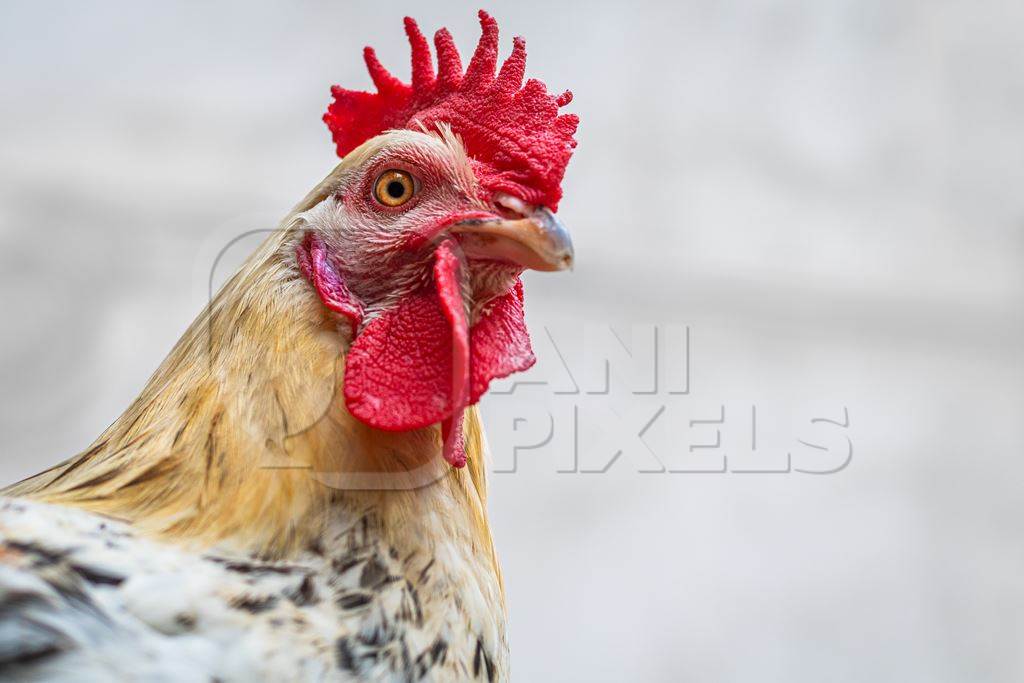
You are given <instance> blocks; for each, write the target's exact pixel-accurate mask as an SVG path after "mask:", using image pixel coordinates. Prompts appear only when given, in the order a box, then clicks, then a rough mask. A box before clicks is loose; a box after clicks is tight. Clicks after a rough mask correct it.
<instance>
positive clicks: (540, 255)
mask: <svg viewBox="0 0 1024 683" xmlns="http://www.w3.org/2000/svg"><path fill="white" fill-rule="evenodd" d="M451 232H454V233H460V234H462V235H463V236H464V237H463V238H462V249H463V251H464V252H465V253H466V255H467V256H469V257H476V258H485V259H492V260H499V261H510V262H512V263H517V264H519V265H521V266H523V267H524V268H531V269H533V270H546V271H554V270H565V269H567V268H572V262H573V250H572V239H571V238H570V237H569V231H568V230H566V229H565V226H564V225H562V223H561V221H559V220H558V219H557V218H555V214H553V213H551V211H549V210H548V209H546V208H544V207H542V206H541V207H536V208H534V209H533V210H532V211H530V213H529V214H528V215H526V216H525V217H523V218H518V219H513V220H505V219H499V218H495V219H486V218H482V219H470V220H465V221H460V222H458V223H456V224H455V225H453V226H452V227H451Z"/></svg>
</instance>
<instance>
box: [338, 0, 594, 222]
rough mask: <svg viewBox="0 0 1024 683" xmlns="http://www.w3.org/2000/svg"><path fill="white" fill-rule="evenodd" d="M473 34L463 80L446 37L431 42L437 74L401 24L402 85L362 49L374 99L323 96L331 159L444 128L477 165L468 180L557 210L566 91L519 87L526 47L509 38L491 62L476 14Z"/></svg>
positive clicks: (491, 38) (490, 37) (423, 43)
mask: <svg viewBox="0 0 1024 683" xmlns="http://www.w3.org/2000/svg"><path fill="white" fill-rule="evenodd" d="M480 26H481V28H482V30H483V35H482V36H481V37H480V42H479V43H478V44H477V46H476V51H475V52H474V53H473V58H472V59H471V60H470V62H469V66H468V67H467V68H466V71H465V73H463V71H462V61H461V59H460V58H459V52H458V50H457V49H456V47H455V42H454V41H453V40H452V36H451V34H450V33H448V30H447V29H441V30H440V31H438V32H437V33H436V34H434V45H435V47H436V48H437V67H438V69H437V70H438V73H437V75H436V76H435V75H434V65H433V59H432V57H431V54H430V46H429V45H428V44H427V39H426V38H425V37H424V36H423V34H422V33H421V32H420V29H419V26H417V25H416V22H415V21H413V20H412V19H410V18H409V17H406V18H405V33H406V35H407V36H408V37H409V45H410V46H411V47H412V83H411V84H409V85H407V84H405V83H402V82H401V81H400V80H398V79H397V78H395V77H394V76H393V75H391V73H389V72H388V70H387V69H385V68H384V67H383V66H382V65H381V63H380V62H379V61H378V60H377V55H376V54H375V53H374V51H373V48H370V47H367V48H366V49H365V50H364V51H363V57H364V58H365V60H366V67H367V69H368V70H369V72H370V77H371V78H372V79H373V84H374V85H375V86H376V88H377V92H376V93H368V92H359V91H355V90H346V89H344V88H342V87H340V86H334V87H333V88H331V93H332V94H333V95H334V102H332V103H331V104H330V106H328V107H327V113H326V114H324V122H325V123H326V124H327V127H328V128H330V129H331V134H332V136H333V138H334V143H335V144H336V145H337V147H338V156H344V155H346V154H348V153H349V152H351V151H352V150H353V149H355V148H356V147H358V146H359V145H361V144H362V143H363V142H365V141H366V140H369V139H370V138H372V137H374V136H376V135H378V134H380V133H382V132H384V131H386V130H393V129H397V128H410V129H418V128H419V127H420V126H421V125H422V126H424V127H426V128H427V130H430V129H432V128H433V127H434V126H435V125H436V124H438V123H442V122H444V123H447V124H449V125H450V126H451V128H452V130H453V131H454V132H455V133H457V134H458V135H459V136H460V137H461V138H462V141H463V143H464V144H465V146H466V151H467V152H468V154H469V156H470V157H471V158H472V159H474V160H475V161H476V162H478V168H477V169H476V171H477V173H476V175H477V178H478V180H479V181H480V184H481V186H482V187H483V188H484V189H485V190H487V191H489V192H499V191H500V192H506V193H508V194H511V195H514V196H516V197H519V198H520V199H522V200H523V201H525V202H529V203H531V204H543V205H545V206H548V207H549V208H551V209H552V210H555V209H557V208H558V200H559V199H561V197H562V188H561V183H562V176H563V175H564V174H565V167H566V165H567V164H568V163H569V157H570V156H572V150H573V147H575V146H576V141H575V140H574V139H573V134H574V133H575V132H576V126H577V125H578V124H579V118H578V117H577V116H576V115H575V114H561V115H559V113H558V109H559V107H563V106H565V105H567V104H569V102H571V101H572V93H571V92H569V91H568V90H567V91H565V92H564V93H562V94H561V95H559V96H558V97H555V96H553V95H551V94H550V93H548V91H547V88H546V87H545V85H544V84H543V83H541V82H540V81H538V80H535V79H532V78H531V79H529V80H527V81H526V84H525V85H524V84H523V74H524V72H525V70H526V42H525V41H524V40H523V39H522V38H519V37H516V38H515V39H514V41H513V43H512V54H511V55H509V57H508V58H507V59H506V60H505V62H504V64H502V65H501V69H500V70H499V71H498V74H497V76H495V73H494V70H495V67H496V66H497V62H498V22H496V21H495V20H494V19H493V18H492V17H491V16H490V15H489V14H487V12H484V11H483V10H480Z"/></svg>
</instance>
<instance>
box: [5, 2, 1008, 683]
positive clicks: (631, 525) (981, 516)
mask: <svg viewBox="0 0 1024 683" xmlns="http://www.w3.org/2000/svg"><path fill="white" fill-rule="evenodd" d="M488 9H490V10H491V11H492V13H493V14H494V15H495V16H496V17H497V18H498V20H499V22H500V25H501V28H502V32H503V33H502V36H503V48H504V50H506V51H507V50H508V49H509V47H510V44H511V37H512V35H514V34H523V35H524V36H526V37H527V39H528V51H529V55H530V60H529V73H531V74H533V75H537V76H539V77H541V78H543V79H544V80H545V81H546V82H547V83H548V84H549V86H550V87H551V89H553V90H561V89H562V88H565V87H569V88H572V89H573V91H574V92H575V94H576V100H575V102H574V104H573V105H571V110H572V111H576V112H578V113H579V114H580V116H581V119H582V125H581V127H580V132H579V135H578V139H579V148H578V151H577V153H576V156H575V158H574V161H573V163H572V164H571V165H570V168H569V172H568V175H567V177H566V181H565V200H564V201H563V203H562V209H561V211H560V215H561V216H562V218H563V219H564V221H565V222H566V223H567V224H568V225H569V226H570V227H571V228H572V229H573V232H574V235H575V239H576V244H577V259H578V266H577V269H576V271H575V272H574V273H573V274H572V275H571V276H565V277H563V276H549V275H529V276H527V282H526V284H527V308H528V319H529V322H530V325H531V328H532V329H533V330H534V339H535V341H536V342H538V343H537V346H538V353H539V354H540V355H541V356H542V363H541V366H544V367H540V366H539V367H538V368H537V369H536V370H534V371H531V374H530V375H527V376H526V377H525V379H531V380H533V381H541V380H545V379H550V378H549V377H548V376H546V375H545V373H552V372H554V371H553V370H552V369H551V366H550V364H548V362H549V361H550V360H551V359H552V355H553V353H552V350H551V347H550V346H549V345H546V344H542V343H540V342H541V341H543V339H540V338H541V337H548V335H546V334H545V332H548V333H549V335H550V337H549V338H550V339H556V340H558V339H560V336H561V337H566V336H567V337H572V336H573V335H574V334H576V333H577V332H578V331H579V330H582V329H584V327H585V326H586V325H598V326H600V325H604V326H614V328H615V329H617V330H625V331H626V333H625V334H628V332H629V330H630V329H631V327H630V326H632V325H640V326H659V327H660V326H667V325H677V326H679V325H681V326H689V328H690V332H691V344H690V357H691V368H690V369H691V375H690V380H691V387H690V389H691V391H690V394H687V395H675V396H673V395H664V394H662V395H656V396H634V395H632V394H630V393H629V392H628V390H626V389H624V388H623V386H624V385H623V384H622V383H621V382H620V383H619V384H615V385H614V386H613V390H612V391H611V392H610V393H609V394H608V395H607V396H606V397H605V398H602V397H600V396H597V397H593V396H591V397H585V396H573V395H570V394H556V393H555V391H554V390H553V389H551V388H550V387H548V388H545V387H543V386H533V387H520V388H518V389H517V390H516V392H514V393H512V394H505V395H501V394H495V395H492V396H489V397H488V398H487V399H485V403H484V408H485V414H486V416H487V420H488V427H489V430H490V432H491V441H492V445H493V447H494V450H495V460H496V468H499V469H500V468H505V467H506V466H508V465H509V463H510V462H511V460H512V455H510V453H511V452H512V450H511V449H512V448H514V446H515V444H514V443H512V442H510V441H509V439H512V440H513V441H514V440H515V439H516V438H517V437H516V434H515V433H514V431H513V430H510V428H509V423H510V420H514V418H515V416H516V415H519V414H525V413H524V411H528V410H533V411H534V413H530V414H535V412H536V407H537V406H538V405H542V406H546V408H545V409H548V408H549V409H550V413H551V415H553V416H554V420H553V422H552V424H554V425H556V427H557V432H558V436H557V438H555V439H552V440H551V442H550V443H549V444H547V446H546V447H544V448H538V449H534V450H530V451H522V452H521V453H520V455H519V459H518V470H517V472H516V473H515V474H501V473H499V474H495V476H494V477H493V486H492V492H493V493H492V500H491V511H492V518H493V524H494V527H495V533H496V536H497V541H498V547H499V551H500V552H501V555H502V558H503V560H504V566H505V571H506V580H507V589H508V594H509V601H510V606H511V620H512V621H511V623H512V632H511V636H512V647H513V674H514V678H515V679H516V680H518V681H625V680H638V681H788V682H792V681H808V682H811V681H815V682H816V681H823V680H828V681H866V680H899V681H910V680H915V681H938V680H942V681H968V680H970V681H982V680H1000V681H1014V680H1024V648H1022V640H1024V543H1022V532H1024V499H1022V496H1021V487H1022V484H1024V458H1022V455H1024V454H1022V453H1021V444H1022V441H1024V435H1022V433H1021V429H1020V425H1021V414H1022V412H1024V366H1022V362H1021V361H1022V341H1024V339H1022V337H1024V320H1022V312H1024V279H1022V278H1024V268H1022V266H1024V189H1022V183H1024V48H1022V43H1021V38H1020V27H1021V25H1022V22H1024V6H1022V5H1020V4H1019V3H984V2H966V1H964V2H939V1H936V2H913V1H909V0H900V1H895V0H860V1H842V0H815V1H804V2H800V1H796V0H780V1H776V2H745V3H736V2H711V1H704V2H695V1H684V2H650V3H624V2H616V3H609V2H586V3H555V2H550V1H547V2H532V1H523V0H519V1H517V2H500V1H497V0H494V1H492V2H490V3H489V7H488ZM475 10H476V6H474V5H463V4H459V3H454V2H434V3H422V2H407V1H405V0H392V1H390V2H386V3H384V2H375V3H352V2H341V1H337V2H300V3H291V4H285V3H257V2H244V3H215V4H210V3H175V2H163V3H133V2H97V3H89V4H86V3H78V2H68V3H54V2H12V1H11V0H6V1H5V2H4V3H3V4H2V5H0V55H2V58H0V82H2V86H3V87H2V90H0V101H2V107H0V264H2V266H0V308H2V310H3V313H4V314H3V318H2V320H3V323H2V324H3V334H2V339H0V454H2V460H0V478H2V479H3V481H4V482H7V481H11V480H14V479H17V478H19V477H22V476H25V475H28V474H30V473H32V472H35V471H37V470H39V469H41V468H43V467H46V466H48V465H50V464H52V463H54V462H56V461H58V460H61V459H63V458H65V457H67V456H69V455H71V454H73V453H74V452H76V451H77V450H79V449H81V448H83V447H84V446H86V445H87V444H88V443H89V442H90V440H91V439H92V438H93V437H94V436H95V435H97V434H98V433H99V432H100V431H101V430H102V429H103V428H104V427H105V426H106V425H107V424H108V423H110V422H111V421H112V420H113V419H114V418H116V416H117V415H118V414H119V412H120V411H121V410H122V409H123V408H124V407H126V406H127V404H128V402H129V401H130V400H131V399H132V398H133V397H134V395H135V394H136V392H137V391H138V390H139V389H140V388H141V387H142V385H143V384H144V382H145V380H146V379H147V377H148V376H149V374H150V372H151V371H152V370H154V369H155V368H156V366H157V364H158V363H159V361H160V360H161V359H162V357H163V356H164V354H165V353H166V352H167V351H168V350H169V349H170V347H171V346H172V344H173V343H174V341H175V340H176V339H177V337H178V335H179V334H180V333H181V332H182V331H183V330H184V329H185V327H186V326H187V325H188V324H189V322H190V321H191V320H192V318H193V317H194V316H195V315H196V313H197V312H198V311H199V310H200V308H201V307H202V305H203V302H204V298H205V296H206V293H205V289H204V287H205V281H206V280H205V278H206V277H207V276H208V274H209V272H210V269H211V266H212V263H213V258H214V257H215V255H216V253H217V251H218V250H219V249H220V248H221V247H222V246H223V245H224V244H225V243H226V242H227V241H228V240H230V239H231V238H232V237H234V236H235V235H237V234H239V233H241V232H243V231H245V230H250V229H255V228H268V227H272V226H273V225H274V223H275V222H276V220H277V219H278V218H280V217H281V216H283V215H284V214H285V213H286V212H287V211H288V209H289V208H290V207H291V206H292V205H293V204H294V203H295V202H297V201H298V200H299V199H300V198H301V197H302V196H303V195H304V194H305V192H306V191H307V190H308V189H309V188H310V187H312V186H313V185H314V184H315V183H316V182H317V181H318V180H319V179H320V178H321V177H322V176H323V175H325V174H326V173H327V172H328V171H329V170H330V168H331V167H332V166H333V164H334V163H335V158H334V155H333V149H332V146H331V144H330V143H329V138H328V134H327V132H326V130H325V128H324V126H323V124H322V123H321V122H320V120H319V117H320V115H321V113H322V112H323V110H324V108H325V106H326V104H327V100H328V86H329V85H330V84H332V83H342V84H344V85H346V86H350V87H360V86H361V87H366V86H368V85H369V79H368V77H367V76H366V75H365V71H364V68H363V66H362V63H361V59H360V49H361V48H362V46H363V45H364V44H367V43H372V44H373V45H375V46H377V47H378V50H379V53H380V55H381V57H382V59H383V61H384V62H385V63H386V64H388V65H390V66H392V67H393V68H394V70H395V71H396V72H397V73H398V74H400V75H401V76H403V77H405V76H406V75H407V73H408V67H407V50H406V47H405V46H404V36H403V34H402V28H401V17H402V16H403V15H404V14H412V15H414V16H416V17H417V18H418V19H419V20H420V22H421V24H422V25H423V27H424V29H425V30H429V31H433V30H434V29H436V28H437V27H439V26H441V25H447V26H448V27H449V28H451V30H452V32H453V33H454V35H455V36H456V40H457V42H458V43H459V45H460V47H461V48H462V50H463V53H464V55H466V53H468V51H469V50H470V49H471V48H472V46H473V45H474V44H475V41H476V37H477V34H478V28H477V24H476V18H475ZM251 246H252V245H251V244H250V245H249V247H247V248H251ZM243 255H244V254H237V255H236V256H233V257H232V258H235V260H236V262H237V260H240V259H241V257H242V256H243ZM228 261H230V259H228ZM224 275H226V273H218V274H216V278H215V279H219V280H222V279H223V276H224ZM638 329H645V328H643V327H641V328H638ZM538 340H540V341H538ZM565 346H566V349H568V350H564V353H565V354H566V356H567V362H568V363H569V364H572V363H575V362H577V361H578V358H576V356H578V355H579V353H578V349H579V348H580V347H579V346H575V347H574V346H573V345H572V344H566V345H565ZM574 349H575V350H574ZM634 350H635V349H634ZM663 351H664V352H667V353H672V354H679V353H681V351H680V348H679V347H678V345H676V346H670V347H668V348H665V349H663ZM556 369H557V368H556ZM556 374H557V373H556ZM620 374H621V373H620ZM584 399H586V400H584ZM602 401H604V402H605V403H604V405H595V402H597V403H598V404H600V403H601V402H602ZM661 405H663V406H666V411H665V412H664V414H663V415H662V416H661V417H660V418H658V421H657V423H656V425H657V430H653V429H652V430H651V433H650V434H649V435H648V436H650V437H651V439H653V440H655V441H657V446H656V447H655V446H650V448H651V450H652V451H658V455H659V459H661V460H667V459H668V458H669V457H671V456H672V453H666V452H665V449H666V448H668V449H669V450H671V444H672V443H677V445H678V447H679V449H680V452H692V450H691V449H690V446H692V445H693V444H694V443H695V442H698V441H699V440H700V439H703V438H705V437H704V436H701V437H700V438H698V437H697V436H695V435H694V434H693V425H692V424H691V422H692V420H694V419H697V418H707V417H708V416H709V415H711V416H714V415H715V414H717V412H718V410H719V406H721V408H722V410H723V411H724V415H725V427H723V428H722V435H723V441H722V443H721V445H720V450H721V451H722V453H725V454H728V455H730V456H733V455H735V454H738V453H739V452H740V451H741V450H742V449H744V448H746V449H747V450H750V445H749V444H747V443H746V442H747V440H748V439H749V436H743V434H744V432H743V429H744V424H745V422H744V420H746V419H747V418H746V417H744V416H747V415H748V414H749V412H750V410H751V407H752V406H753V407H756V408H757V409H758V411H759V413H758V414H759V416H761V417H760V418H759V421H760V423H761V424H762V426H763V427H764V430H765V434H766V436H764V437H763V438H762V439H761V443H760V444H759V448H761V449H770V448H774V449H775V450H776V451H777V452H783V451H785V450H786V449H787V448H791V447H796V445H797V443H798V441H799V440H800V439H801V438H802V437H801V433H800V429H801V428H800V427H799V424H801V422H806V421H807V419H809V418H813V417H829V418H830V419H837V418H839V417H840V414H839V413H840V412H841V411H842V410H843V409H845V410H847V411H848V414H849V424H850V426H849V428H848V429H847V430H846V433H847V434H848V436H849V438H850V441H851V442H852V444H853V458H852V461H851V462H850V464H849V466H848V467H846V468H845V469H844V470H842V471H840V472H838V473H836V474H832V475H828V476H815V475H807V474H800V473H796V472H792V473H789V474H738V473H735V472H726V473H720V474H672V473H662V474H657V473H649V472H648V473H641V472H639V471H638V470H639V469H643V468H644V466H646V465H647V463H648V460H649V458H650V454H637V453H636V452H631V451H630V449H635V447H636V441H635V440H633V441H630V440H629V439H625V438H624V439H623V443H624V444H625V445H624V449H625V450H624V455H623V457H621V458H620V459H618V460H617V461H616V462H615V463H614V466H613V467H611V468H609V469H608V471H607V472H606V473H604V474H583V473H565V472H559V471H558V469H559V468H560V467H561V468H563V469H564V467H563V466H564V465H565V462H566V459H565V457H564V452H563V451H562V450H561V449H562V448H563V446H562V445H559V444H564V434H565V433H566V430H567V427H566V420H567V419H569V418H567V417H566V416H567V415H568V416H571V415H572V410H573V408H574V407H578V408H579V410H580V411H582V412H587V411H591V412H592V411H598V412H600V411H602V410H610V411H612V412H613V413H615V411H619V413H621V412H622V411H627V412H628V411H630V410H634V409H635V410H637V411H639V412H641V413H642V412H643V411H644V410H654V409H656V408H657V407H658V406H661ZM651 414H653V413H651ZM771 416H774V417H771ZM628 421H630V422H631V421H635V419H634V418H629V420H628ZM642 422H643V420H640V421H639V423H640V424H642ZM794 424H795V425H797V426H795V427H794V426H792V425H794ZM631 430H632V431H631ZM584 431H586V430H584ZM613 431H614V430H613ZM636 431H637V430H636V429H633V428H631V427H622V428H621V430H620V432H621V434H625V435H626V436H629V435H630V433H635V432H636ZM655 431H657V434H655ZM707 433H708V432H707V431H706V430H705V432H704V434H705V435H706V434H707ZM677 435H678V442H675V441H674V439H675V438H676V436H677ZM769 437H770V439H769ZM687 444H689V445H687Z"/></svg>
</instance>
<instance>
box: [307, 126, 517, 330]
mask: <svg viewBox="0 0 1024 683" xmlns="http://www.w3.org/2000/svg"><path fill="white" fill-rule="evenodd" d="M389 170H399V171H404V172H405V173H408V174H409V175H411V176H412V177H413V178H414V180H415V185H416V189H415V194H414V196H413V197H412V199H410V200H408V201H407V202H406V203H404V204H403V205H401V206H398V207H390V206H387V205H385V204H383V203H382V202H380V201H379V200H378V199H377V198H376V197H375V191H374V187H375V184H376V181H377V179H378V178H379V177H380V176H381V174H383V173H385V172H386V171H389ZM335 176H336V179H337V182H336V184H335V186H334V188H333V192H332V193H331V195H330V196H328V197H327V198H326V199H324V200H323V201H322V202H320V203H319V204H317V205H316V206H315V207H313V208H312V209H310V210H309V211H307V212H305V213H304V214H302V219H303V220H304V221H305V222H306V224H307V225H308V226H309V228H310V229H312V230H314V231H316V232H317V234H318V235H319V236H320V238H321V239H322V240H323V242H324V244H325V245H326V247H327V250H328V252H329V253H330V255H331V258H332V259H333V261H334V263H335V265H336V266H337V267H338V269H339V270H340V273H341V275H342V277H343V278H344V279H345V284H346V285H347V286H348V288H349V289H350V290H351V292H352V293H353V294H354V295H355V296H356V297H358V298H359V300H360V301H361V302H362V304H363V306H364V311H365V318H364V324H365V323H366V322H369V321H370V320H372V319H373V317H375V315H376V314H378V313H379V312H381V311H383V310H386V309H388V308H390V307H392V306H393V305H394V304H395V303H396V302H397V301H398V300H399V299H400V298H402V297H403V296H405V295H407V294H409V293H410V292H413V291H415V290H417V289H419V288H421V287H423V286H425V285H427V284H428V283H430V282H431V280H432V268H433V254H434V249H435V247H436V245H437V243H438V242H439V241H440V240H443V239H449V238H454V239H455V240H456V241H457V242H458V241H460V240H461V239H462V237H463V236H461V235H459V236H453V235H451V233H450V231H449V228H450V227H451V226H452V224H453V223H455V222H457V221H458V220H461V219H466V218H490V219H497V218H502V217H505V218H508V217H513V218H518V217H519V216H517V215H516V213H515V212H513V211H510V210H509V209H507V208H505V207H503V206H499V205H496V204H491V203H489V202H485V201H484V200H482V199H480V191H479V187H478V185H477V181H476V178H475V177H474V175H473V170H472V162H471V161H470V160H469V158H468V157H467V156H466V153H465V151H464V149H463V147H462V144H461V142H460V141H459V140H458V138H456V137H455V136H454V135H452V134H451V133H450V132H449V131H447V130H442V131H440V133H439V134H436V135H435V134H427V133H421V132H416V131H392V132H389V133H385V134H382V135H379V136H377V137H376V138H373V139H372V140H370V141H369V142H367V143H366V144H364V145H363V146H362V147H360V148H359V149H357V150H355V151H353V152H352V153H350V154H349V155H348V157H346V158H345V160H344V161H342V163H341V164H340V165H339V167H338V169H337V171H336V172H335ZM466 263H467V265H468V274H469V277H468V278H466V282H465V288H464V289H465V291H464V292H463V298H464V299H465V300H466V304H467V308H468V310H469V311H470V316H471V317H470V320H471V322H475V320H476V319H477V318H478V317H479V315H480V314H481V312H482V311H483V310H484V308H485V307H486V304H487V303H489V302H490V301H492V300H493V299H494V298H495V297H497V296H500V295H502V294H505V293H507V292H508V291H509V289H511V288H512V286H513V285H514V284H515V279H516V277H517V276H518V275H519V274H520V273H521V272H522V270H523V268H522V267H521V266H519V265H517V264H512V263H507V262H499V261H495V260H481V259H466Z"/></svg>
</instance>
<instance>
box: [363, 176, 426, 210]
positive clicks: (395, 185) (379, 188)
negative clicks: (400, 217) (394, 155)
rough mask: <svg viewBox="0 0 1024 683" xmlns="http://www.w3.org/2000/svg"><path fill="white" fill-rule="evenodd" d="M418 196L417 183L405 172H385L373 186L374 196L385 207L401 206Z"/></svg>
mask: <svg viewBox="0 0 1024 683" xmlns="http://www.w3.org/2000/svg"><path fill="white" fill-rule="evenodd" d="M414 194H416V181H415V180H414V179H413V177H412V176H411V175H410V174H408V173H406V172H405V171H398V170H395V169H392V170H390V171H384V172H383V173H381V174H380V176H379V177H378V178H377V182H375V183H374V184H373V196H374V197H376V198H377V201H378V202H380V203H381V204H383V205H384V206H391V207H396V206H401V205H402V204H405V203H406V202H407V201H409V200H410V199H412V196H413V195H414Z"/></svg>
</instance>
